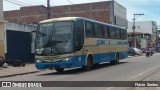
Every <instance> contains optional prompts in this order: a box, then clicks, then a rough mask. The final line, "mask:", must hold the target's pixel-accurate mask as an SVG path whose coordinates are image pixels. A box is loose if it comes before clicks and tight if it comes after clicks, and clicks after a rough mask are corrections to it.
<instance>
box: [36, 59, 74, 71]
mask: <svg viewBox="0 0 160 90" xmlns="http://www.w3.org/2000/svg"><path fill="white" fill-rule="evenodd" d="M35 66H36V68H37V69H47V68H54V67H60V68H70V67H72V63H71V62H70V61H61V62H36V63H35Z"/></svg>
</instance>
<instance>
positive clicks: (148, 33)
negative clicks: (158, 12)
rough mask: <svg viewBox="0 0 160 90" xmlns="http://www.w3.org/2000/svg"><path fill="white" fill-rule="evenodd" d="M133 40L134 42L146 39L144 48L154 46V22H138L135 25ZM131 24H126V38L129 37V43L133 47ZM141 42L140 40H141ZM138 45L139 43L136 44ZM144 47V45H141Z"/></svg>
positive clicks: (155, 26) (155, 27)
mask: <svg viewBox="0 0 160 90" xmlns="http://www.w3.org/2000/svg"><path fill="white" fill-rule="evenodd" d="M135 26H136V28H135V39H136V41H139V40H138V39H142V38H143V40H144V39H146V41H147V42H146V46H150V47H153V46H155V43H156V39H157V36H156V33H157V25H156V22H155V21H139V22H136V23H135ZM132 27H133V22H128V29H127V32H128V37H129V42H130V43H132V44H130V45H131V46H134V45H133V40H132V39H131V38H133V29H132ZM141 41H142V40H141ZM137 43H140V44H141V42H137ZM143 46H144V45H143ZM138 47H139V48H141V46H138Z"/></svg>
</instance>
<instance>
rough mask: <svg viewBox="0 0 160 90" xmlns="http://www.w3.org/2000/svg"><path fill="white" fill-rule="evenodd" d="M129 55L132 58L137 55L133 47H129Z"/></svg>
mask: <svg viewBox="0 0 160 90" xmlns="http://www.w3.org/2000/svg"><path fill="white" fill-rule="evenodd" d="M128 54H129V55H130V56H134V55H136V52H135V50H134V48H133V47H129V48H128Z"/></svg>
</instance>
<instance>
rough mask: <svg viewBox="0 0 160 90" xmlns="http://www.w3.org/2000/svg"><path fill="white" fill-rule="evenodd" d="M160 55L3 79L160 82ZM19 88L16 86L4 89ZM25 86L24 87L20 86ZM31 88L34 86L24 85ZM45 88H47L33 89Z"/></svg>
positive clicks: (74, 89)
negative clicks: (61, 71) (87, 67)
mask: <svg viewBox="0 0 160 90" xmlns="http://www.w3.org/2000/svg"><path fill="white" fill-rule="evenodd" d="M159 56H160V54H154V55H153V56H151V57H149V58H146V57H145V56H136V57H129V58H127V59H124V60H122V61H120V63H119V64H117V65H110V64H109V63H103V64H100V65H98V66H94V67H93V69H92V70H91V71H87V72H86V71H83V70H82V69H80V68H77V69H67V70H65V71H64V72H63V73H57V72H56V71H55V70H53V71H51V70H44V71H40V72H38V73H34V74H26V75H19V76H14V77H7V78H1V79H0V80H1V81H160V77H159V75H158V74H160V59H159ZM3 89H5V90H14V89H15V90H16V89H17V88H3ZM18 89H22V88H18ZM23 89H26V90H29V89H30V90H31V89H33V88H23ZM34 89H37V90H38V89H40V90H41V89H44V88H34ZM47 89H48V90H50V89H52V90H146V89H147V90H148V89H152V90H159V89H160V88H155V87H154V88H153V87H143V88H138V87H132V88H130V87H121V88H118V87H67V88H65V87H60V88H58V87H53V88H51V87H48V88H47Z"/></svg>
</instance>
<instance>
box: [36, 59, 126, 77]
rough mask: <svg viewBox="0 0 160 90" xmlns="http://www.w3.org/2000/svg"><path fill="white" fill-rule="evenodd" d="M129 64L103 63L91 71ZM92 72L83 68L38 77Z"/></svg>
mask: <svg viewBox="0 0 160 90" xmlns="http://www.w3.org/2000/svg"><path fill="white" fill-rule="evenodd" d="M125 63H128V62H119V63H118V64H110V63H103V64H98V65H94V66H93V67H92V69H91V70H90V71H94V70H98V69H103V68H107V67H111V66H116V65H120V64H125ZM90 71H85V70H83V69H82V68H74V69H73V68H72V69H66V70H64V72H61V73H58V72H53V73H46V74H41V75H38V76H45V75H73V74H74V75H75V74H80V73H85V72H90Z"/></svg>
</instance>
